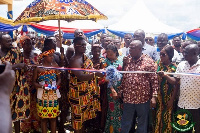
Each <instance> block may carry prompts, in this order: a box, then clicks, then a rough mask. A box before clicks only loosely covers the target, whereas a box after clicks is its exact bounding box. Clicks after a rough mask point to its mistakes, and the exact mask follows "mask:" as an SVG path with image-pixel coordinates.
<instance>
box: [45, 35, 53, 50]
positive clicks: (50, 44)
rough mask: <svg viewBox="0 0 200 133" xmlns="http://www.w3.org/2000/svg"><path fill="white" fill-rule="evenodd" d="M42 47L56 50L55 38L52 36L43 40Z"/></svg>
mask: <svg viewBox="0 0 200 133" xmlns="http://www.w3.org/2000/svg"><path fill="white" fill-rule="evenodd" d="M44 47H50V48H51V49H54V50H56V38H55V37H54V36H49V37H47V38H46V39H45V40H44Z"/></svg>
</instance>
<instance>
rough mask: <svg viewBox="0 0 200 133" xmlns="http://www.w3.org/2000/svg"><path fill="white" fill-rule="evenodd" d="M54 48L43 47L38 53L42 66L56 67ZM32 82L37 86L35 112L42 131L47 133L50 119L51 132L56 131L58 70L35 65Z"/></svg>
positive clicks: (58, 95)
mask: <svg viewBox="0 0 200 133" xmlns="http://www.w3.org/2000/svg"><path fill="white" fill-rule="evenodd" d="M54 52H55V50H54V49H50V48H49V47H44V48H43V50H42V54H41V55H40V59H41V65H42V66H44V67H58V65H55V64H53V54H54ZM33 82H34V83H33V84H34V86H35V87H36V88H37V113H38V115H39V117H41V128H42V133H47V122H48V119H49V120H50V127H51V133H56V117H57V116H58V115H59V105H58V98H60V93H59V86H60V83H61V78H60V72H59V71H58V70H55V69H46V68H39V67H37V68H36V69H35V70H34V74H33Z"/></svg>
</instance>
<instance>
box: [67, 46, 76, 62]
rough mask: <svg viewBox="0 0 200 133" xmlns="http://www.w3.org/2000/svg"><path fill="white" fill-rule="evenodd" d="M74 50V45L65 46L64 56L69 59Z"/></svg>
mask: <svg viewBox="0 0 200 133" xmlns="http://www.w3.org/2000/svg"><path fill="white" fill-rule="evenodd" d="M74 52H75V50H74V47H72V46H69V47H68V48H67V52H66V57H67V59H68V60H70V59H71V57H72V56H73V55H74Z"/></svg>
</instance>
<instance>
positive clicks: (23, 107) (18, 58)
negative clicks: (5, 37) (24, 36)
mask: <svg viewBox="0 0 200 133" xmlns="http://www.w3.org/2000/svg"><path fill="white" fill-rule="evenodd" d="M1 61H2V63H4V62H5V61H8V62H10V63H11V64H12V65H14V64H17V63H23V55H22V53H21V52H20V50H19V48H11V49H10V51H8V53H7V54H6V55H5V56H4V57H1ZM8 80H9V79H8ZM10 107H11V113H12V120H13V122H15V121H19V120H23V119H27V118H28V117H29V115H30V93H29V86H28V83H27V81H26V77H25V75H24V69H16V70H15V85H14V88H13V91H12V93H11V95H10Z"/></svg>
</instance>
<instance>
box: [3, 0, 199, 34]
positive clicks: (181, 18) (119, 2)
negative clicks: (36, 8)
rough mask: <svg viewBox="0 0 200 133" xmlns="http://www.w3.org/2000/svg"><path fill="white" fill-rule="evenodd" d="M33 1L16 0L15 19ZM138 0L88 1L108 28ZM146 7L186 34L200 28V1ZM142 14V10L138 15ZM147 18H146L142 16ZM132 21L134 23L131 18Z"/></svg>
mask: <svg viewBox="0 0 200 133" xmlns="http://www.w3.org/2000/svg"><path fill="white" fill-rule="evenodd" d="M32 1H33V0H16V1H14V6H13V19H14V20H15V19H16V18H17V17H18V16H19V15H20V13H21V12H23V10H24V9H25V8H26V6H28V5H29V4H30V3H31V2H32ZM136 1H137V0H87V2H89V3H90V4H92V5H93V6H94V7H96V8H97V9H98V10H99V11H101V12H102V13H103V14H105V15H106V16H107V17H108V20H100V21H98V23H100V24H102V25H104V26H108V27H109V25H112V24H114V23H117V22H118V21H119V20H120V19H122V17H123V15H124V14H126V12H128V11H129V10H130V9H131V7H132V6H133V5H134V4H135V3H136ZM143 1H144V3H145V5H146V7H147V8H148V9H149V11H150V12H152V14H153V15H154V16H155V17H156V18H158V19H159V20H160V21H161V22H162V23H165V24H167V25H169V26H173V27H175V28H178V29H181V30H183V31H185V32H187V31H189V30H192V29H194V28H198V27H200V15H199V14H198V13H199V12H200V0H143ZM0 8H1V10H0V16H1V17H6V14H7V6H6V5H0ZM140 12H142V9H141V10H140V11H138V13H140ZM142 17H145V16H142ZM130 21H134V20H133V18H130ZM147 22H148V20H147Z"/></svg>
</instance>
